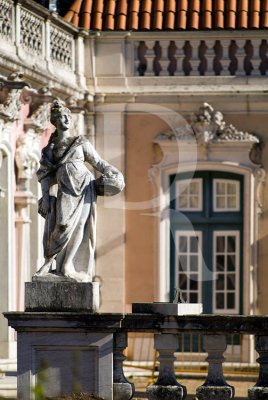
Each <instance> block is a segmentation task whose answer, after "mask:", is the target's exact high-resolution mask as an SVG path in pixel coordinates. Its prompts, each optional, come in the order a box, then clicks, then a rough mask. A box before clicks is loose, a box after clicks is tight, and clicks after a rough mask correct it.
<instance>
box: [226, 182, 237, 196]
mask: <svg viewBox="0 0 268 400" xmlns="http://www.w3.org/2000/svg"><path fill="white" fill-rule="evenodd" d="M236 188H237V185H236V183H228V184H227V193H228V194H234V195H236Z"/></svg>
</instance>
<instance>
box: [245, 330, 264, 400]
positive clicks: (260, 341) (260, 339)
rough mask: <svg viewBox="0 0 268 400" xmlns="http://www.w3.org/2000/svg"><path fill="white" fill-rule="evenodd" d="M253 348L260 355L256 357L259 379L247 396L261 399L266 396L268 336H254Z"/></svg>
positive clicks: (251, 398)
mask: <svg viewBox="0 0 268 400" xmlns="http://www.w3.org/2000/svg"><path fill="white" fill-rule="evenodd" d="M255 349H256V351H257V352H258V353H259V355H260V357H259V358H258V359H257V362H258V363H259V364H260V371H259V379H258V381H257V383H256V385H255V386H254V387H253V388H251V389H249V391H248V398H249V399H250V400H262V399H267V398H268V336H256V337H255Z"/></svg>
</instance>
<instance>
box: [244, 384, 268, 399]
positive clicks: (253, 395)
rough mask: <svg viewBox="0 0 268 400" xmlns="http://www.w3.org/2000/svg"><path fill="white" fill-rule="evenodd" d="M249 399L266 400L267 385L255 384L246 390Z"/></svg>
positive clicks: (267, 393) (267, 396) (267, 395)
mask: <svg viewBox="0 0 268 400" xmlns="http://www.w3.org/2000/svg"><path fill="white" fill-rule="evenodd" d="M248 398H249V400H267V399H268V387H259V386H255V387H253V388H251V389H249V390H248Z"/></svg>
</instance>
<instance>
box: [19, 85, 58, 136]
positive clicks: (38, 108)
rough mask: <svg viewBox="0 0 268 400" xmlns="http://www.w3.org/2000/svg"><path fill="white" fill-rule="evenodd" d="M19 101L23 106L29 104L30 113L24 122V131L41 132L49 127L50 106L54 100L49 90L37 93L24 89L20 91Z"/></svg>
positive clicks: (40, 90) (45, 89)
mask: <svg viewBox="0 0 268 400" xmlns="http://www.w3.org/2000/svg"><path fill="white" fill-rule="evenodd" d="M21 99H22V101H23V103H24V104H29V106H30V112H29V115H28V118H27V119H26V120H25V122H24V129H25V131H26V132H27V131H28V130H29V129H32V130H34V131H35V132H37V133H39V132H43V131H45V130H46V129H47V128H48V127H49V124H50V122H49V119H50V105H51V103H52V102H53V101H54V100H55V99H56V97H55V96H52V94H51V92H50V88H47V87H45V88H41V89H39V90H38V91H36V90H32V89H28V88H25V89H23V91H22V94H21Z"/></svg>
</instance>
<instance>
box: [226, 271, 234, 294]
mask: <svg viewBox="0 0 268 400" xmlns="http://www.w3.org/2000/svg"><path fill="white" fill-rule="evenodd" d="M227 290H235V274H228V275H227Z"/></svg>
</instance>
